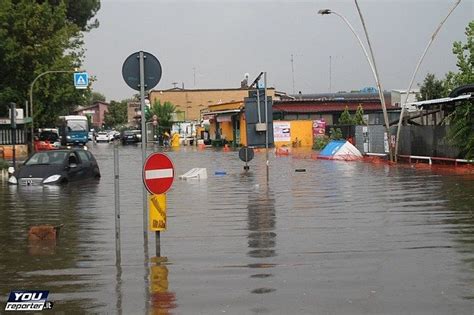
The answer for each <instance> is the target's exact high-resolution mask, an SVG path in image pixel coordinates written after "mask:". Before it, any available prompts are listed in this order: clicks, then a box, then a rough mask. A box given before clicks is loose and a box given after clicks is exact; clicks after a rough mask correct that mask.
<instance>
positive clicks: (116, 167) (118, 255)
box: [114, 140, 122, 266]
mask: <svg viewBox="0 0 474 315" xmlns="http://www.w3.org/2000/svg"><path fill="white" fill-rule="evenodd" d="M119 172H120V171H119V154H118V146H117V140H114V188H115V263H116V265H117V266H120V263H121V260H122V259H121V253H120V183H119V178H120V173H119Z"/></svg>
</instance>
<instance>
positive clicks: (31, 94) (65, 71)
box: [30, 69, 77, 151]
mask: <svg viewBox="0 0 474 315" xmlns="http://www.w3.org/2000/svg"><path fill="white" fill-rule="evenodd" d="M76 71H77V69H75V70H50V71H45V72H43V73H41V74H39V75H38V76H37V77H36V78H35V79H34V80H33V82H31V85H30V106H31V111H30V116H31V151H33V149H34V146H33V133H34V128H33V125H34V124H33V87H34V85H35V82H36V81H38V79H39V78H41V77H42V76H44V75H46V74H49V73H74V72H76Z"/></svg>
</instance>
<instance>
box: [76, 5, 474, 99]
mask: <svg viewBox="0 0 474 315" xmlns="http://www.w3.org/2000/svg"><path fill="white" fill-rule="evenodd" d="M454 2H455V1H454V0H416V1H411V0H359V5H360V7H361V10H362V13H363V14H364V18H365V21H366V25H367V28H368V32H369V36H370V40H371V43H372V46H373V48H374V53H375V57H376V62H377V67H378V69H379V73H380V77H381V81H382V86H383V88H384V89H385V90H391V89H406V88H407V87H408V84H409V80H410V78H411V76H412V73H413V71H414V68H415V65H416V63H417V61H418V59H419V58H420V56H421V54H422V52H423V50H424V48H425V46H426V45H427V43H428V40H429V38H430V36H431V35H432V33H433V32H434V30H435V28H436V27H437V26H438V25H439V23H440V22H441V20H442V19H443V18H444V17H445V16H446V14H447V13H448V11H449V10H450V8H451V7H452V6H453V4H454ZM101 4H102V6H101V9H100V11H99V13H98V15H97V18H98V19H99V21H100V26H99V28H98V29H94V30H92V31H91V32H90V33H88V34H86V35H85V44H86V45H85V46H86V49H87V50H86V57H85V69H86V70H87V71H88V72H89V73H90V74H91V75H95V76H96V77H97V79H98V81H96V82H95V83H94V85H93V89H94V91H98V92H101V93H103V94H104V95H105V96H106V97H107V100H109V101H110V100H121V99H124V98H128V97H131V96H132V95H133V94H135V91H134V90H132V89H130V88H129V87H128V86H127V85H126V84H125V82H124V81H123V78H122V74H121V69H122V64H123V62H124V60H125V59H126V58H127V57H128V56H129V55H130V54H131V53H133V52H136V51H139V50H144V51H147V52H150V53H152V54H154V55H155V56H156V57H157V58H158V59H159V60H160V62H161V65H162V68H163V76H162V78H161V81H160V82H159V83H158V85H157V86H156V87H155V89H168V88H171V87H173V85H172V83H173V82H178V85H179V87H181V86H182V84H183V83H184V87H185V88H237V87H240V81H241V80H242V79H243V77H244V74H245V73H249V74H250V79H251V80H253V79H254V78H255V77H256V76H257V75H258V74H259V73H260V71H266V72H267V74H268V85H269V86H273V87H275V88H276V89H277V90H279V91H284V92H287V93H290V94H291V93H293V75H292V62H291V55H292V54H293V68H294V72H293V73H294V90H295V92H296V93H297V92H298V91H302V93H323V92H329V89H330V84H329V81H330V80H329V77H330V76H331V91H332V92H337V91H350V90H358V89H361V88H363V87H368V86H375V83H374V79H373V75H372V72H371V71H370V67H369V65H368V63H367V59H366V57H365V55H364V54H363V51H362V49H361V48H360V46H359V45H358V42H357V39H356V37H355V36H354V35H353V34H352V33H351V31H350V29H349V28H348V26H347V25H346V24H345V23H344V22H343V20H342V19H341V18H339V17H338V16H336V15H325V16H321V15H318V14H317V11H318V10H319V9H323V8H330V9H332V10H334V11H336V12H338V13H339V14H341V15H343V16H345V17H346V18H347V19H348V20H349V22H350V23H351V24H352V26H353V27H354V28H355V30H356V32H357V33H358V35H359V36H360V37H361V38H362V39H363V40H364V43H365V36H364V32H363V29H362V25H361V22H360V19H359V16H358V14H357V10H356V6H355V4H354V1H351V0H344V1H342V0H341V1H335V0H331V1H322V0H321V1H319V0H315V1H304V2H301V1H300V2H298V1H265V0H253V1H236V0H233V1H229V0H219V1H189V0H188V1H184V0H174V1H158V0H102V1H101ZM473 19H474V1H473V0H463V1H462V2H461V4H460V5H459V6H458V7H457V9H456V10H455V11H454V12H453V14H452V15H451V16H450V17H449V19H448V20H447V22H446V23H445V24H444V26H443V28H442V29H441V31H440V33H439V34H438V36H437V37H436V40H435V42H434V43H433V45H432V46H431V48H430V50H429V51H428V54H427V56H426V57H425V59H424V62H423V64H422V66H421V68H420V71H419V74H418V76H417V79H416V82H417V83H419V82H422V81H423V79H424V77H425V76H426V74H427V73H428V72H430V73H434V74H436V76H437V77H439V78H441V77H444V74H445V73H446V72H448V71H450V70H451V71H456V59H455V57H454V55H453V54H452V43H453V41H457V40H461V41H464V42H465V41H466V36H465V34H464V32H465V28H466V26H467V25H468V23H469V21H470V20H473ZM330 56H331V58H330ZM330 59H331V62H330ZM330 66H331V67H330ZM330 68H331V71H330V70H329V69H330Z"/></svg>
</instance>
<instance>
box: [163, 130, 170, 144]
mask: <svg viewBox="0 0 474 315" xmlns="http://www.w3.org/2000/svg"><path fill="white" fill-rule="evenodd" d="M163 145H164V146H165V147H169V146H170V134H169V133H168V132H167V131H165V133H164V134H163Z"/></svg>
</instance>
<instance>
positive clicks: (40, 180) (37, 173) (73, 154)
mask: <svg viewBox="0 0 474 315" xmlns="http://www.w3.org/2000/svg"><path fill="white" fill-rule="evenodd" d="M98 178H100V170H99V166H98V164H97V161H96V159H95V158H94V156H93V155H92V153H91V152H89V151H87V150H84V149H69V150H54V151H42V152H36V153H34V154H33V155H32V156H30V157H29V158H28V159H27V160H26V161H25V163H24V164H23V165H21V166H20V168H19V169H17V170H16V171H15V172H14V173H13V174H12V176H10V178H9V179H8V182H9V183H10V184H14V185H26V186H28V185H43V184H63V183H67V182H72V181H78V180H84V179H98Z"/></svg>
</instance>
